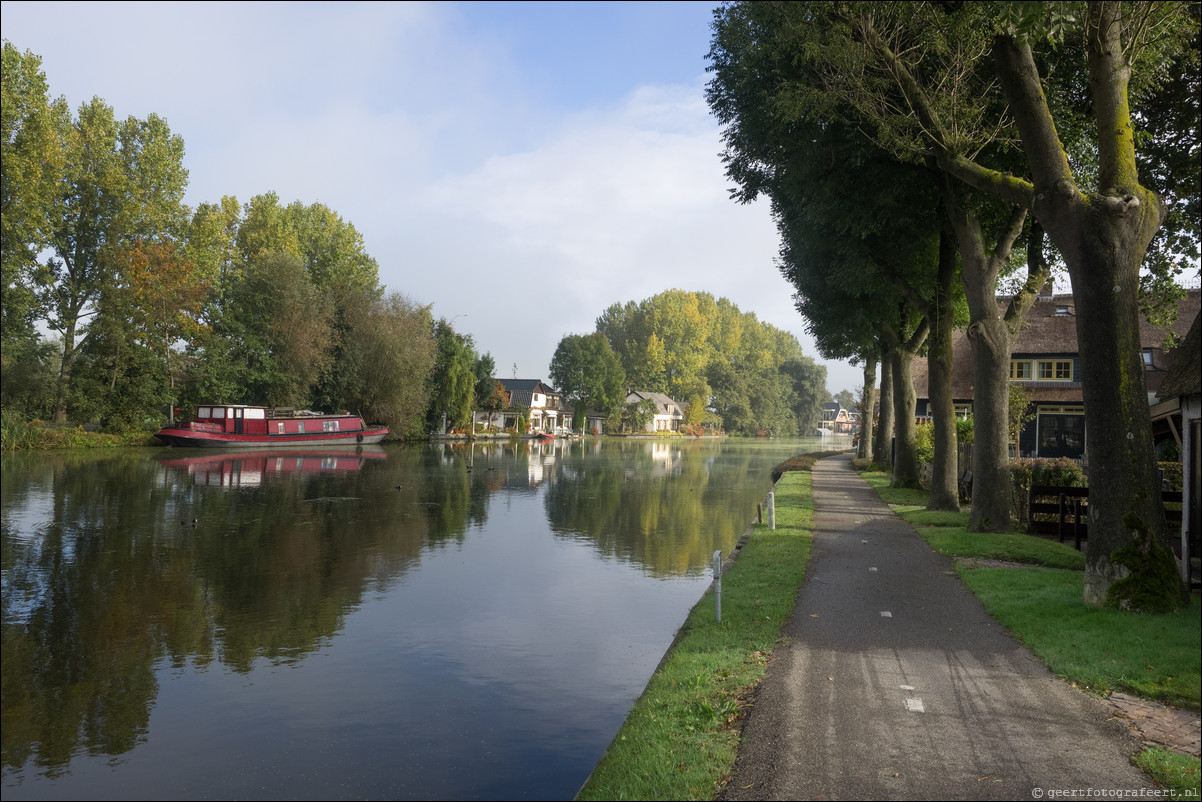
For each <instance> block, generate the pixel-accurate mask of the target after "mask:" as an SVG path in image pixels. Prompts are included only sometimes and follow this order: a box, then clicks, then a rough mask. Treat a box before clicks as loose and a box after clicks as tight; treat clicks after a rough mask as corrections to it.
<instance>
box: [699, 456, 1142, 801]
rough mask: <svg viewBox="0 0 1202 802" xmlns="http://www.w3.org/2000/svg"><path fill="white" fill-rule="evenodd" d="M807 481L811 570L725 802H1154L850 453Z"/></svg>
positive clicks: (821, 466) (1090, 715)
mask: <svg viewBox="0 0 1202 802" xmlns="http://www.w3.org/2000/svg"><path fill="white" fill-rule="evenodd" d="M813 479H814V482H813V484H814V501H815V509H816V517H815V531H814V545H813V552H812V555H811V558H810V565H809V568H808V570H807V572H806V578H805V582H804V583H803V584H802V587H801V591H800V593H799V595H798V597H797V602H796V605H795V606H794V610H793V615H792V618H791V619H790V621H789V622H788V623H787V625H786V626H785V628H784V635H785V636H786V642H784V643H782V644H780V645H778V647H777V649H776V652H775V654H774V656H773V660H772V662H771V663H770V664H769V666H768V670H767V675H766V677H765V679H764V682H763V683H762V685H761V686H760V689H759V691H758V692H757V695H756V699H755V703H754V705H753V707H752V710H751V712H750V714H749V716H748V720H747V722H746V726H745V729H744V732H743V736H744V740H743V742H742V743H741V745H740V747H739V756H738V761H737V763H736V767H735V773H734V778H733V780H732V781H731V782H730V784H729V785H728V786H727V788H726V791H725V793H724V796H723V798H724V799H731V800H743V799H755V800H759V799H788V800H792V799H828V800H837V799H922V800H926V799H931V800H934V799H1041V798H1066V797H1070V796H1071V797H1072V798H1110V799H1114V798H1124V797H1127V798H1132V797H1136V798H1139V797H1143V798H1148V797H1151V798H1155V797H1156V795H1157V791H1156V787H1155V785H1153V784H1151V783H1150V781H1149V780H1148V779H1147V778H1146V777H1145V776H1144V774H1143V772H1141V771H1140V770H1139V769H1137V768H1136V767H1135V766H1133V765H1132V764H1131V762H1130V756H1131V755H1132V754H1133V753H1134V752H1135V751H1136V750H1137V748H1138V744H1137V743H1136V742H1135V741H1134V739H1132V738H1131V737H1130V735H1129V734H1128V733H1127V731H1126V729H1125V727H1124V726H1123V725H1122V724H1121V723H1120V722H1118V721H1115V720H1113V719H1112V718H1111V709H1110V708H1109V707H1108V706H1106V705H1105V704H1103V703H1102V702H1100V701H1098V700H1096V699H1093V698H1091V697H1089V696H1087V695H1086V694H1084V693H1082V692H1080V691H1078V690H1076V689H1074V688H1072V687H1071V686H1070V685H1068V684H1067V683H1065V682H1063V681H1061V680H1058V679H1056V678H1055V677H1054V676H1053V675H1052V674H1051V672H1050V671H1048V669H1047V668H1046V667H1045V666H1044V665H1043V664H1042V663H1041V662H1039V660H1037V659H1036V658H1035V657H1034V656H1033V655H1032V654H1031V653H1030V652H1029V651H1027V649H1026V648H1025V647H1024V646H1023V645H1022V644H1021V643H1020V642H1019V641H1018V640H1017V639H1016V638H1014V637H1012V636H1010V635H1009V634H1008V633H1007V631H1006V630H1005V629H1004V628H1003V627H1002V626H1001V625H1000V624H998V623H997V622H996V621H994V620H993V619H992V618H991V617H990V616H989V614H988V613H986V612H985V609H984V607H982V606H981V604H980V602H978V601H977V600H976V598H975V597H974V596H973V595H972V594H971V593H970V592H969V591H968V590H967V589H966V588H965V587H964V585H963V584H962V583H961V582H960V580H959V578H958V577H957V576H956V574H955V571H954V568H953V564H952V561H951V560H950V559H949V558H946V557H943V556H941V555H938V554H936V553H935V552H934V551H933V550H932V549H931V548H930V547H929V546H927V544H926V543H925V542H924V541H923V540H922V539H921V538H920V537H919V536H918V534H917V533H916V532H915V531H914V529H913V527H911V526H910V525H909V524H907V523H906V522H904V521H902V520H901V519H900V518H898V517H897V516H896V515H894V514H893V513H892V512H891V511H890V509H889V507H888V505H887V504H884V503H883V502H882V501H881V500H880V499H879V498H878V497H877V495H876V494H875V493H874V492H873V491H872V489H871V488H870V487H869V486H868V484H867V483H866V482H865V481H864V480H863V479H861V478H860V477H859V475H858V474H856V472H855V471H854V470H853V468H852V465H851V457H850V455H845V456H840V457H832V458H827V459H823V460H820V461H819V462H818V463H817V465H816V466H815V468H814V472H813Z"/></svg>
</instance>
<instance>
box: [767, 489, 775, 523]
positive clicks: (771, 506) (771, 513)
mask: <svg viewBox="0 0 1202 802" xmlns="http://www.w3.org/2000/svg"><path fill="white" fill-rule="evenodd" d="M768 528H769V529H775V528H776V493H774V492H772V491H771V490H769V491H768Z"/></svg>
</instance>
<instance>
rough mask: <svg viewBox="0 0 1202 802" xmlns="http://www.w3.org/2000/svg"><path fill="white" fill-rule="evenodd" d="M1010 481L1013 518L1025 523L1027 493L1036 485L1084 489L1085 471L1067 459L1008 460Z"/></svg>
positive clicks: (1026, 517)
mask: <svg viewBox="0 0 1202 802" xmlns="http://www.w3.org/2000/svg"><path fill="white" fill-rule="evenodd" d="M1010 480H1011V482H1012V483H1013V486H1014V497H1013V498H1014V517H1015V518H1016V519H1018V520H1019V521H1022V522H1023V523H1024V524H1025V523H1026V522H1027V519H1028V514H1027V492H1028V491H1029V490H1030V489H1031V488H1032V487H1033V486H1036V485H1052V486H1053V487H1085V486H1086V484H1087V481H1086V476H1085V471H1084V470H1082V469H1081V466H1080V465H1078V464H1077V463H1075V462H1073V461H1072V460H1071V459H1069V458H1068V457H1059V458H1057V459H1050V458H1048V457H1037V458H1034V459H1012V460H1010Z"/></svg>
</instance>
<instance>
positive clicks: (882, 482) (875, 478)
mask: <svg viewBox="0 0 1202 802" xmlns="http://www.w3.org/2000/svg"><path fill="white" fill-rule="evenodd" d="M860 476H861V477H863V479H864V481H865V482H867V483H868V484H869V485H870V486H871V487H872V489H873V490H875V491H876V494H877V495H878V496H880V497H881V500H882V501H884V502H885V503H886V504H889V505H891V506H906V507H925V506H926V505H927V496H928V494H927V491H925V490H914V489H912V488H908V487H891V485H892V483H893V477H892V476H891V475H890V474H888V473H885V472H884V471H875V470H870V471H864V472H863V473H861V474H860Z"/></svg>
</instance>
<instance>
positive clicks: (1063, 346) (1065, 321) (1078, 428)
mask: <svg viewBox="0 0 1202 802" xmlns="http://www.w3.org/2000/svg"><path fill="white" fill-rule="evenodd" d="M1009 302H1010V299H1009V298H999V299H998V307H999V309H1001V310H1004V309H1005V307H1006V306H1007V305H1008V304H1009ZM1200 306H1202V292H1199V291H1198V290H1191V291H1190V292H1189V293H1188V294H1187V296H1186V297H1185V299H1184V300H1183V301H1182V303H1181V306H1180V308H1179V310H1178V318H1177V322H1176V323H1175V324H1174V325H1173V326H1172V331H1173V332H1174V333H1175V334H1176V335H1177V337H1181V336H1182V335H1184V334H1185V332H1186V331H1187V330H1188V329H1189V327H1190V325H1191V324H1192V323H1193V321H1194V319H1195V318H1196V317H1197V316H1198V309H1199V307H1200ZM1167 333H1168V330H1166V329H1165V328H1162V327H1159V326H1153V325H1152V324H1151V323H1149V322H1147V321H1146V320H1141V321H1140V347H1141V348H1142V351H1143V360H1144V367H1145V369H1146V371H1147V372H1146V378H1147V384H1148V395H1149V397H1150V399H1149V400H1151V398H1152V397H1154V395H1155V393H1156V391H1157V390H1158V389H1159V388H1160V385H1161V383H1162V382H1163V381H1164V377H1165V375H1166V369H1167V368H1168V364H1169V357H1168V355H1167V353H1166V351H1165V348H1164V343H1165V335H1166V334H1167ZM913 376H914V391H915V394H916V395H917V397H918V404H917V407H916V409H915V415H916V416H917V417H918V418H919V419H923V418H929V417H930V405H929V399H930V395H929V391H928V389H927V388H928V381H927V379H928V377H927V362H926V360H925V359H915V360H914V373H913ZM1010 381H1011V382H1014V383H1016V384H1021V385H1022V386H1023V387H1025V388H1026V389H1027V390H1028V392H1029V393H1030V395H1031V401H1032V404H1033V406H1034V407H1035V409H1034V412H1035V418H1034V420H1032V421H1031V423H1029V424H1028V425H1027V427H1026V428H1025V429H1024V430H1023V432H1022V434H1021V435H1020V437H1019V442H1018V452H1019V454H1020V455H1021V456H1024V457H1069V458H1072V459H1081V458H1083V457H1084V456H1085V453H1086V451H1087V449H1088V439H1087V436H1086V431H1085V406H1084V402H1083V395H1082V392H1081V359H1080V353H1079V349H1078V348H1077V319H1076V305H1075V304H1074V303H1073V296H1072V295H1053V294H1052V293H1051V292H1044V293H1041V294H1040V296H1039V298H1038V300H1037V301H1036V302H1035V303H1034V304H1033V305H1032V306H1031V309H1030V310H1029V311H1028V312H1027V315H1026V318H1025V319H1024V321H1023V328H1022V331H1021V333H1020V334H1019V336H1018V340H1017V341H1016V342H1015V343H1014V347H1013V349H1012V351H1011V353H1010ZM952 399H953V403H954V406H955V413H956V415H957V416H962V415H967V414H971V413H972V402H973V374H972V350H971V348H970V347H969V343H968V337H967V335H966V334H965V332H964V331H958V332H956V335H955V337H954V339H953V341H952Z"/></svg>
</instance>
